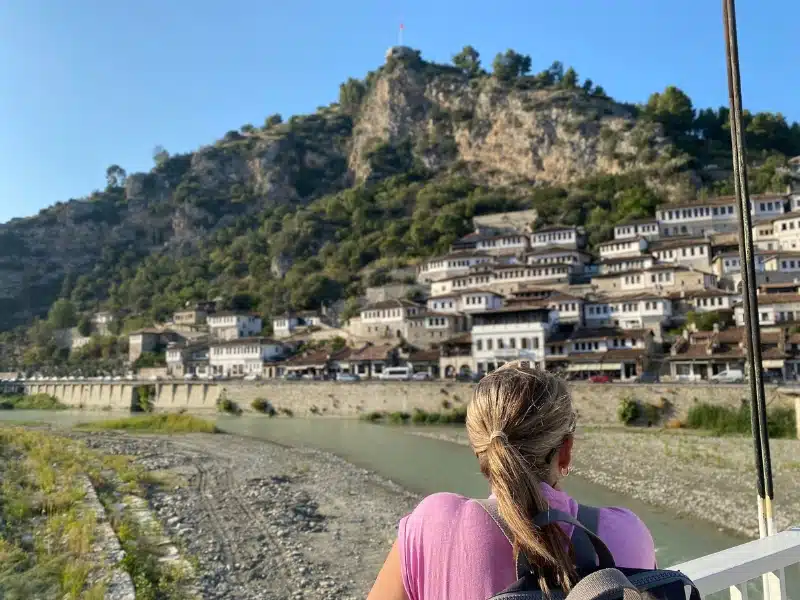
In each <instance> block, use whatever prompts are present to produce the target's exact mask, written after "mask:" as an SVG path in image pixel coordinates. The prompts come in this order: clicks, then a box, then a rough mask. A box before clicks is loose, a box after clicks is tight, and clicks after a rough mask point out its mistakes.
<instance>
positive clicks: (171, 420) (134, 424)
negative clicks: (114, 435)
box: [77, 413, 219, 433]
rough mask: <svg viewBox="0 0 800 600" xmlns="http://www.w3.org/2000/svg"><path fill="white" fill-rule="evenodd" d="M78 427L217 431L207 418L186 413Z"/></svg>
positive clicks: (89, 429) (191, 431)
mask: <svg viewBox="0 0 800 600" xmlns="http://www.w3.org/2000/svg"><path fill="white" fill-rule="evenodd" d="M77 427H78V428H79V429H85V430H88V431H95V430H104V429H120V430H125V431H148V432H152V433H218V432H219V429H217V427H216V425H214V423H213V422H212V421H209V420H208V419H200V418H198V417H193V416H192V415H187V414H167V413H161V414H157V415H142V416H136V417H125V418H122V419H109V420H108V421H94V422H92V423H82V424H80V425H78V426H77Z"/></svg>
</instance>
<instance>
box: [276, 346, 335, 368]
mask: <svg viewBox="0 0 800 600" xmlns="http://www.w3.org/2000/svg"><path fill="white" fill-rule="evenodd" d="M328 360H329V355H328V353H327V352H325V351H324V350H315V351H312V352H308V353H305V354H299V355H297V356H293V357H291V358H290V359H288V360H287V361H286V362H285V363H284V364H285V365H286V366H287V367H305V366H317V365H325V364H327V362H328Z"/></svg>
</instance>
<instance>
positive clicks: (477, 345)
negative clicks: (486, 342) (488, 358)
mask: <svg viewBox="0 0 800 600" xmlns="http://www.w3.org/2000/svg"><path fill="white" fill-rule="evenodd" d="M475 349H476V350H477V351H478V352H480V351H481V350H483V340H478V341H477V342H475Z"/></svg>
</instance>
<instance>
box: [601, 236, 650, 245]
mask: <svg viewBox="0 0 800 600" xmlns="http://www.w3.org/2000/svg"><path fill="white" fill-rule="evenodd" d="M642 240H645V241H648V240H647V238H646V237H643V236H641V235H637V236H636V237H631V238H625V239H624V240H608V241H607V242H602V243H600V244H597V247H598V248H599V247H600V246H610V245H611V244H631V243H633V242H640V241H642Z"/></svg>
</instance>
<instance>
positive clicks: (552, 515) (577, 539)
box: [475, 499, 614, 578]
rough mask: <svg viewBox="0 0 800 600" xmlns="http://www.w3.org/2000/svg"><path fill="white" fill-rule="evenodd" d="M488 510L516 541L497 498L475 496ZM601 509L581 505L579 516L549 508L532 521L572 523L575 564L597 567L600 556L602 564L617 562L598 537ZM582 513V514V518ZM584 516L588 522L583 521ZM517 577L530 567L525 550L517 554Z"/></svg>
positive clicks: (504, 533)
mask: <svg viewBox="0 0 800 600" xmlns="http://www.w3.org/2000/svg"><path fill="white" fill-rule="evenodd" d="M475 501H476V502H477V503H478V504H480V505H481V507H483V509H484V510H485V511H486V512H487V513H488V514H489V516H490V517H491V518H492V520H493V521H494V522H495V523H496V524H497V526H498V527H499V528H500V530H501V531H502V532H503V535H505V537H506V539H507V540H508V543H509V544H511V545H512V546H513V545H514V536H513V534H512V533H511V531H510V530H509V528H508V525H507V524H506V522H505V521H504V520H503V517H501V516H500V511H499V510H498V508H497V502H494V501H492V500H488V499H480V500H475ZM599 516H600V513H599V509H597V508H594V507H592V506H584V505H578V519H575V518H573V517H572V515H569V514H567V513H565V512H562V511H560V510H553V509H550V510H547V511H544V512H541V513H539V514H538V515H536V518H535V519H534V521H533V523H534V525H536V526H537V527H544V526H545V525H550V524H552V523H557V522H562V523H569V524H570V525H572V526H573V527H574V529H573V532H572V538H571V542H572V545H573V548H574V550H575V566H576V567H578V568H585V569H592V568H595V567H597V563H598V560H599V563H600V566H601V567H603V568H609V567H613V566H614V557H613V556H612V555H611V552H610V551H609V550H608V548H607V547H606V545H605V544H604V543H603V541H602V540H601V539H600V538H599V537H597V522H598V520H599ZM581 517H583V518H581ZM584 519H585V522H584ZM516 569H517V577H518V578H521V577H522V576H523V575H524V574H525V573H528V572H529V571H530V565H529V564H528V559H527V558H525V555H524V554H520V555H518V556H517V565H516Z"/></svg>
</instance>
